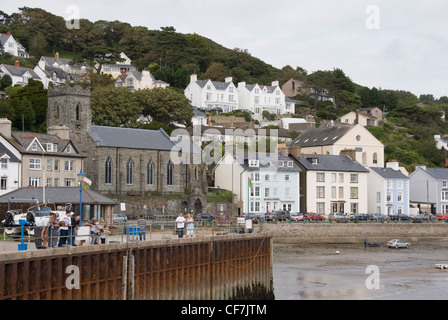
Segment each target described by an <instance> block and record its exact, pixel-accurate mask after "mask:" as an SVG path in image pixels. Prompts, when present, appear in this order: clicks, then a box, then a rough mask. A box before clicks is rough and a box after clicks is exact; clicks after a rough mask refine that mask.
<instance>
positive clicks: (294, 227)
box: [257, 222, 448, 244]
mask: <svg viewBox="0 0 448 320" xmlns="http://www.w3.org/2000/svg"><path fill="white" fill-rule="evenodd" d="M257 228H258V230H257V231H258V232H266V233H268V234H270V235H271V236H272V238H273V242H274V243H316V244H318V243H362V242H363V241H364V237H367V239H368V241H369V242H382V243H384V242H386V241H387V240H390V239H393V238H400V239H402V240H405V241H411V242H417V241H425V240H437V239H448V224H447V223H443V222H435V223H407V222H399V223H395V222H389V223H378V222H373V223H369V222H363V223H328V222H324V223H315V222H313V223H300V222H299V223H297V222H295V223H288V222H286V223H277V224H275V223H273V224H271V223H265V224H261V225H258V226H257Z"/></svg>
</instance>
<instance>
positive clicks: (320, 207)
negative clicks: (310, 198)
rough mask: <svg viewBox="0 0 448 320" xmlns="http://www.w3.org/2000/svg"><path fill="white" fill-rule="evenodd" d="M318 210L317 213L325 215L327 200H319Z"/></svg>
mask: <svg viewBox="0 0 448 320" xmlns="http://www.w3.org/2000/svg"><path fill="white" fill-rule="evenodd" d="M316 210H317V214H321V215H324V214H325V202H317V203H316Z"/></svg>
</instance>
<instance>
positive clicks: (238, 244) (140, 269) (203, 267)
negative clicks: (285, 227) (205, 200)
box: [0, 234, 274, 300]
mask: <svg viewBox="0 0 448 320" xmlns="http://www.w3.org/2000/svg"><path fill="white" fill-rule="evenodd" d="M273 290H274V289H273V281H272V238H271V237H270V236H268V235H266V234H244V235H224V236H211V237H204V238H193V239H172V240H170V241H165V240H162V241H145V242H141V243H139V244H138V245H136V244H135V243H134V244H116V243H113V244H106V245H96V246H81V247H68V248H57V249H47V250H39V251H29V252H14V253H1V254H0V300H7V299H12V300H19V299H27V300H55V299H57V300H126V299H130V300H160V299H163V300H223V299H224V300H229V299H273V298H274V293H273Z"/></svg>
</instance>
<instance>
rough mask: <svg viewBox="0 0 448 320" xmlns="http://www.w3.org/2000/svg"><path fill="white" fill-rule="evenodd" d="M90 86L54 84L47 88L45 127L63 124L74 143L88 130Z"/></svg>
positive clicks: (89, 121) (90, 117)
mask: <svg viewBox="0 0 448 320" xmlns="http://www.w3.org/2000/svg"><path fill="white" fill-rule="evenodd" d="M91 124H92V111H91V109H90V88H86V89H83V88H82V87H81V86H79V85H76V86H73V87H72V86H68V85H65V86H55V87H53V88H48V107H47V128H50V127H51V126H60V125H65V126H66V127H68V128H69V129H70V138H71V139H72V140H73V142H74V143H75V144H76V143H78V144H79V142H80V141H81V139H82V138H84V137H83V136H84V135H85V134H86V133H87V132H88V131H89V130H90V127H91Z"/></svg>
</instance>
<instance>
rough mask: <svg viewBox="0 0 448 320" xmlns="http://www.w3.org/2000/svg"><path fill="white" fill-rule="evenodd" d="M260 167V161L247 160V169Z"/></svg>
mask: <svg viewBox="0 0 448 320" xmlns="http://www.w3.org/2000/svg"><path fill="white" fill-rule="evenodd" d="M259 166H260V161H259V160H249V167H251V168H254V167H257V168H258V167H259Z"/></svg>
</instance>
